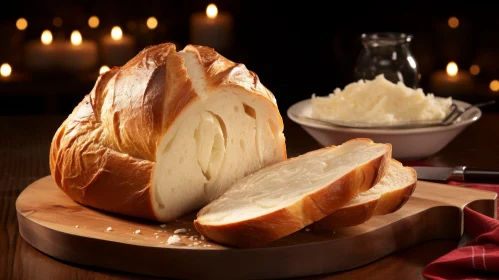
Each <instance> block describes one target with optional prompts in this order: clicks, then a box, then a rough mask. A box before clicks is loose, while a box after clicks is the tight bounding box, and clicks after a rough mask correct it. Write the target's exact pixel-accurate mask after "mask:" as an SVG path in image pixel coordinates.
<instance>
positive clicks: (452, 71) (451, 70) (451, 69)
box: [445, 62, 459, 76]
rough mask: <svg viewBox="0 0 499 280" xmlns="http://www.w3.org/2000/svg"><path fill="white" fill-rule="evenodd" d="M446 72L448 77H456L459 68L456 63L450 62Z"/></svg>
mask: <svg viewBox="0 0 499 280" xmlns="http://www.w3.org/2000/svg"><path fill="white" fill-rule="evenodd" d="M445 70H446V71H447V75H449V76H456V75H457V72H458V71H459V68H458V67H457V64H456V63H455V62H449V63H448V64H447V68H446V69H445Z"/></svg>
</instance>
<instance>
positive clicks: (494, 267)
mask: <svg viewBox="0 0 499 280" xmlns="http://www.w3.org/2000/svg"><path fill="white" fill-rule="evenodd" d="M464 228H465V231H466V232H467V233H468V234H470V235H471V236H472V237H473V238H474V239H473V241H472V242H470V243H469V244H468V246H464V247H461V248H457V249H455V250H453V251H451V252H450V253H448V254H446V255H444V256H442V257H440V258H438V259H437V260H435V261H433V262H432V263H430V264H429V265H428V266H426V267H425V269H424V270H423V275H424V277H426V278H427V279H432V280H437V279H438V280H440V279H499V221H498V220H496V219H492V218H490V217H487V216H485V215H483V214H480V213H478V212H475V211H473V210H471V209H469V208H468V207H466V208H465V209H464Z"/></svg>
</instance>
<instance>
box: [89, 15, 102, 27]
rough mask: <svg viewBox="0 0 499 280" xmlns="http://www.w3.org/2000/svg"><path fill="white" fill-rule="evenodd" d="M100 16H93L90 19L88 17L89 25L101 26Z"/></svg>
mask: <svg viewBox="0 0 499 280" xmlns="http://www.w3.org/2000/svg"><path fill="white" fill-rule="evenodd" d="M99 23H100V21H99V18H98V17H97V16H91V17H90V18H89V19H88V26H90V28H97V27H99Z"/></svg>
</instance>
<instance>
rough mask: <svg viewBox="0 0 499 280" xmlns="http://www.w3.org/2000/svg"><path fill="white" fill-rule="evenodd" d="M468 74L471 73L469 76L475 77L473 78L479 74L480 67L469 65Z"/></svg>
mask: <svg viewBox="0 0 499 280" xmlns="http://www.w3.org/2000/svg"><path fill="white" fill-rule="evenodd" d="M470 73H471V75H475V76H476V75H478V74H480V66H478V65H476V64H474V65H471V67H470Z"/></svg>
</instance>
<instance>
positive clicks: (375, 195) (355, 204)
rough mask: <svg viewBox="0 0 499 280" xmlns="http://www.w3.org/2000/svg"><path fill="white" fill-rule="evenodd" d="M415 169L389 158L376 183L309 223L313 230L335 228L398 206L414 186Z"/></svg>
mask: <svg viewBox="0 0 499 280" xmlns="http://www.w3.org/2000/svg"><path fill="white" fill-rule="evenodd" d="M416 182H417V175H416V171H415V170H414V169H412V168H410V167H404V166H403V165H402V164H401V163H400V162H398V161H396V160H394V159H392V160H391V162H390V165H389V167H388V172H387V173H386V175H385V176H384V177H383V178H382V179H381V181H379V183H378V184H376V186H374V187H372V188H371V189H369V190H368V191H365V192H363V193H360V194H359V195H357V197H355V198H354V199H353V200H352V201H350V202H348V203H347V204H346V205H345V206H343V207H342V208H340V209H339V210H338V211H335V212H333V213H332V214H331V215H329V216H327V217H325V218H324V219H322V220H320V221H318V222H316V223H315V224H313V225H312V228H314V229H327V230H334V229H337V228H341V227H348V226H355V225H359V224H362V223H364V222H365V221H367V220H369V219H370V218H371V217H372V216H376V215H385V214H389V213H393V212H395V211H397V210H398V209H400V207H402V206H403V205H404V204H405V203H406V202H407V200H408V199H409V197H410V196H411V195H412V193H413V192H414V189H415V188H416Z"/></svg>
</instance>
